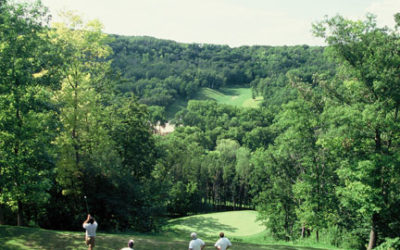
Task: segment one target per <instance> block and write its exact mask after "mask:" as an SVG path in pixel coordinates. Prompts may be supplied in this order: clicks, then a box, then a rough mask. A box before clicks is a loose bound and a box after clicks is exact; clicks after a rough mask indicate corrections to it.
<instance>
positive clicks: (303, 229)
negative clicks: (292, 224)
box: [301, 224, 306, 239]
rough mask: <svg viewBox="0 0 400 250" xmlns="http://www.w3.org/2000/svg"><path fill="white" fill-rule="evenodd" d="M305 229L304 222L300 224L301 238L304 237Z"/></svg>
mask: <svg viewBox="0 0 400 250" xmlns="http://www.w3.org/2000/svg"><path fill="white" fill-rule="evenodd" d="M305 231H306V229H305V227H304V224H302V225H301V238H302V239H304V233H305Z"/></svg>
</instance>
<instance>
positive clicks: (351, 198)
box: [314, 15, 400, 249]
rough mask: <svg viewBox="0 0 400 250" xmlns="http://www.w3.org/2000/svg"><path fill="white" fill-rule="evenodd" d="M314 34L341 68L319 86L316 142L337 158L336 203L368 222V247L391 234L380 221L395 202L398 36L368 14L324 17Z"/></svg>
mask: <svg viewBox="0 0 400 250" xmlns="http://www.w3.org/2000/svg"><path fill="white" fill-rule="evenodd" d="M314 32H315V34H316V35H317V36H320V37H322V38H325V39H326V41H327V43H328V44H329V51H330V54H331V56H332V58H334V59H335V60H336V61H337V62H338V63H339V65H340V66H341V71H340V72H341V74H340V76H339V77H338V79H337V80H336V81H331V82H329V83H325V84H324V87H325V90H326V91H327V94H328V95H329V96H330V97H331V100H332V101H331V103H330V108H329V109H327V110H326V112H324V116H325V119H327V120H329V121H330V126H329V127H328V128H327V131H326V135H327V136H325V137H324V138H323V139H321V143H322V144H323V146H324V147H326V148H328V149H329V151H330V152H331V153H332V154H333V155H334V158H336V159H337V165H338V166H339V169H338V171H337V173H338V176H339V179H340V181H341V185H340V186H339V187H338V188H337V194H338V196H339V197H340V200H341V204H342V205H343V206H344V207H346V208H348V209H351V210H353V211H356V212H357V214H358V216H359V217H360V218H367V221H365V222H366V223H367V224H369V226H370V238H369V243H368V249H372V248H373V247H374V246H375V245H376V243H377V240H378V239H377V235H379V234H382V236H384V235H385V234H388V233H389V232H390V231H391V230H395V228H391V226H390V225H389V224H387V223H385V217H390V216H389V215H391V209H392V208H393V207H394V206H395V204H398V202H399V196H398V194H397V193H398V190H397V188H396V184H394V183H399V180H400V176H399V171H398V169H397V166H398V163H399V162H398V159H399V158H398V157H399V153H400V152H399V147H398V139H397V137H398V135H399V132H400V130H399V129H400V128H399V126H398V119H399V118H398V110H399V108H400V78H399V77H398V75H399V74H400V69H399V67H398V64H399V62H400V53H399V50H398V43H399V34H398V32H397V31H393V30H390V29H388V28H379V27H377V25H376V20H375V17H374V16H372V15H367V18H366V20H365V21H350V20H347V19H344V18H343V17H340V16H336V17H334V18H330V19H328V18H327V19H326V20H324V21H322V22H320V23H317V24H315V25H314Z"/></svg>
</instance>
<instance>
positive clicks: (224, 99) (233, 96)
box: [167, 87, 262, 119]
mask: <svg viewBox="0 0 400 250" xmlns="http://www.w3.org/2000/svg"><path fill="white" fill-rule="evenodd" d="M193 99H194V100H214V101H216V102H218V103H223V104H229V105H234V106H238V107H249V108H256V107H258V106H259V105H260V103H261V101H262V97H256V99H253V98H252V95H251V88H240V87H238V88H221V89H218V90H215V89H210V88H201V89H200V90H199V91H198V92H197V93H196V95H195V96H194V97H193ZM186 106H187V101H185V100H184V99H178V100H176V101H175V102H174V103H173V104H172V105H171V106H170V107H168V109H167V117H168V118H169V119H171V118H173V117H174V115H175V113H176V112H178V111H179V110H181V109H183V108H185V107H186Z"/></svg>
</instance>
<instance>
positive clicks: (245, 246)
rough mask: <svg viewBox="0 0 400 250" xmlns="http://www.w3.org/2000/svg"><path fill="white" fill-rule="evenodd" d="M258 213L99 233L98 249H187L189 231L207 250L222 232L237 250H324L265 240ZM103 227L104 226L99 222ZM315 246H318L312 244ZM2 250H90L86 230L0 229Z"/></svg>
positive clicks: (208, 216)
mask: <svg viewBox="0 0 400 250" xmlns="http://www.w3.org/2000/svg"><path fill="white" fill-rule="evenodd" d="M255 218H256V212H254V211H236V212H222V213H212V214H204V215H196V216H189V217H184V218H179V219H173V220H170V223H169V225H168V226H166V227H165V229H164V231H163V232H161V233H158V234H139V233H120V234H110V233H101V232H100V233H98V234H97V237H96V247H95V249H98V250H101V249H121V248H122V247H125V245H126V244H127V242H128V240H129V239H134V240H135V242H136V243H135V249H136V250H152V249H159V250H175V249H187V248H188V244H189V240H190V237H189V236H190V232H193V231H194V232H197V233H198V235H199V237H200V238H201V239H203V240H204V241H205V242H206V245H208V246H209V247H207V248H206V249H211V246H212V245H213V244H214V243H215V241H216V240H217V239H218V233H219V232H220V231H223V232H225V234H226V236H227V237H228V238H229V239H230V240H231V241H232V244H233V247H232V249H235V250H249V249H251V250H258V249H262V250H273V249H277V250H312V249H314V250H316V249H327V248H325V247H321V248H312V247H299V246H293V245H290V244H288V243H287V242H276V241H273V240H272V239H271V238H266V237H265V231H264V228H263V227H262V226H261V225H260V224H259V223H258V222H256V221H255ZM100 228H101V223H100ZM313 246H315V245H313ZM0 248H1V249H2V250H17V249H22V250H23V249H78V250H79V249H82V250H83V249H87V247H86V246H85V244H84V231H83V230H82V231H81V232H68V231H53V230H44V229H39V228H27V227H14V226H0Z"/></svg>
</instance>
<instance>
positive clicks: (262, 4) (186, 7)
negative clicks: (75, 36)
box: [42, 0, 400, 47]
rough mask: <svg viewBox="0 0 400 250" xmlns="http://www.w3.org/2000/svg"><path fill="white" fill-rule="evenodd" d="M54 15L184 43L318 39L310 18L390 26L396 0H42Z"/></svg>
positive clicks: (399, 7) (398, 1)
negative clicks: (374, 20) (372, 18)
mask: <svg viewBox="0 0 400 250" xmlns="http://www.w3.org/2000/svg"><path fill="white" fill-rule="evenodd" d="M42 2H43V3H44V5H46V6H47V7H49V9H50V12H51V13H52V14H53V16H54V20H57V13H58V12H59V11H60V10H76V11H77V12H78V14H80V15H81V16H83V17H84V18H85V19H86V20H90V19H94V18H97V19H99V20H100V21H101V22H102V23H103V24H104V26H105V28H104V31H105V32H106V33H112V34H121V35H135V36H153V37H156V38H163V39H170V40H174V41H178V42H185V43H213V44H227V45H230V46H235V47H236V46H240V45H295V44H309V45H322V44H323V41H322V40H320V39H317V38H314V37H313V36H312V34H311V24H312V23H313V22H315V21H318V20H322V19H323V17H324V16H325V15H328V16H334V15H336V14H341V15H343V16H345V17H347V18H352V19H354V18H355V19H360V18H364V16H365V14H366V13H367V12H371V13H375V14H376V15H378V24H379V25H382V26H383V25H388V26H390V27H393V25H394V21H393V15H394V14H395V13H396V12H400V0H42Z"/></svg>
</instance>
